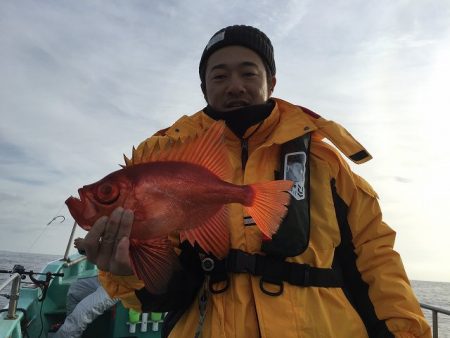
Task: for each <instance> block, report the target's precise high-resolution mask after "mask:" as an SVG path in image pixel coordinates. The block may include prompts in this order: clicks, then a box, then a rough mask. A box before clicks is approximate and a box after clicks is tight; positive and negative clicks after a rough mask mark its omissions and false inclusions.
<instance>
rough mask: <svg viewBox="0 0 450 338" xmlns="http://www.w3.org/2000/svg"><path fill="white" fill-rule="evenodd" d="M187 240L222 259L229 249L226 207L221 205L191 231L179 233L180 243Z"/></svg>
mask: <svg viewBox="0 0 450 338" xmlns="http://www.w3.org/2000/svg"><path fill="white" fill-rule="evenodd" d="M184 240H188V241H189V243H190V244H191V245H192V246H194V245H195V243H198V245H199V246H200V247H201V248H202V249H203V250H204V251H205V252H206V253H208V254H209V253H212V254H213V255H214V256H216V257H217V258H224V257H225V256H226V255H227V253H228V250H229V248H230V233H229V230H228V207H227V206H226V205H223V206H222V207H221V208H220V209H219V210H218V212H217V213H216V214H215V215H214V216H212V217H211V218H209V219H208V220H207V221H205V222H204V223H203V224H201V225H200V226H198V227H195V228H193V229H189V230H184V231H181V232H180V241H181V242H183V241H184Z"/></svg>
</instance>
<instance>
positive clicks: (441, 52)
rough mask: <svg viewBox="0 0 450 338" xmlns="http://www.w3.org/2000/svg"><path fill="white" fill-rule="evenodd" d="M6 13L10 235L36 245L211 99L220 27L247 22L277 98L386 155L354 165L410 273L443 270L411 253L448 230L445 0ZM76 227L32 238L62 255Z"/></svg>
mask: <svg viewBox="0 0 450 338" xmlns="http://www.w3.org/2000/svg"><path fill="white" fill-rule="evenodd" d="M0 18H1V20H0V30H1V31H2V32H5V34H1V35H0V45H1V46H2V48H0V59H1V60H2V62H1V63H0V73H1V74H2V77H1V78H0V113H1V118H2V123H1V125H0V157H1V159H2V160H1V163H0V171H1V176H0V187H1V188H0V215H1V216H0V228H1V229H2V233H4V234H5V236H2V238H0V247H2V248H7V249H9V250H11V249H12V250H23V251H27V250H28V249H29V246H30V245H31V243H33V241H34V239H35V238H36V236H38V235H39V233H40V231H42V229H43V227H45V224H47V222H48V221H49V220H50V219H51V218H52V217H53V216H55V215H56V214H60V213H61V214H64V215H65V216H67V217H68V218H69V215H68V213H67V210H66V208H65V205H64V200H65V199H66V198H67V197H68V196H69V195H71V194H75V193H76V190H77V188H78V187H80V186H82V185H84V184H87V183H91V182H94V181H97V180H98V179H100V178H101V177H103V176H104V175H106V174H107V173H109V172H111V171H113V170H117V169H118V168H119V167H118V164H119V163H122V154H123V153H125V154H127V155H130V152H131V147H132V146H133V145H137V144H138V143H139V142H140V141H142V140H143V139H145V138H147V137H148V136H150V135H151V134H152V133H154V132H155V131H157V130H159V129H162V128H164V127H166V126H167V125H169V124H171V123H173V122H174V121H175V120H176V119H178V118H179V117H180V116H181V115H184V114H192V113H194V112H195V111H196V110H199V109H201V108H202V107H203V106H204V105H205V102H204V100H203V97H202V94H201V91H200V90H199V84H200V81H199V78H198V62H199V59H200V55H201V53H202V51H203V48H204V47H205V45H206V43H207V41H208V39H209V38H210V37H211V35H212V34H213V33H214V32H216V31H217V30H219V29H220V28H222V27H224V26H227V25H231V24H249V25H255V26H257V27H259V28H261V29H262V30H263V31H264V32H266V33H267V34H268V35H269V36H270V37H271V39H272V43H273V45H274V46H275V55H276V62H277V77H278V82H277V88H276V89H275V95H276V96H280V97H282V98H284V99H287V100H290V101H293V102H295V103H299V104H301V105H304V106H307V107H309V108H311V109H313V110H315V111H317V112H318V113H319V114H321V115H323V116H325V117H326V118H329V119H332V120H336V121H339V122H340V123H342V124H343V125H345V126H346V128H347V129H348V130H349V131H350V132H351V133H352V134H353V135H354V136H355V137H356V138H357V139H358V140H359V141H361V143H362V144H364V145H365V146H366V147H367V148H368V150H369V151H370V152H371V153H372V155H374V160H373V161H371V162H369V163H367V164H366V165H363V166H355V170H356V171H357V172H358V173H361V174H362V175H363V176H364V177H365V178H368V180H369V182H370V183H371V184H373V186H374V187H375V188H376V190H377V191H378V192H379V194H380V198H381V201H382V203H383V211H384V214H385V217H386V219H387V220H388V221H389V223H390V224H393V225H394V228H396V229H398V231H399V236H398V238H400V239H399V243H400V244H399V245H400V246H401V249H402V250H401V253H402V255H403V257H404V260H405V262H406V263H407V265H408V266H412V267H414V268H412V269H413V271H414V272H415V273H417V275H415V276H413V277H414V278H416V279H421V278H422V279H423V278H428V276H430V275H429V274H428V273H427V274H423V275H420V270H421V268H415V265H414V260H415V258H416V256H415V252H416V250H417V246H418V245H419V244H420V243H418V242H419V239H422V238H423V237H422V233H423V231H422V229H423V224H427V223H429V224H427V227H428V229H429V231H430V232H432V233H434V234H436V233H439V234H440V238H444V237H445V236H444V234H446V233H445V228H446V226H445V224H444V223H443V222H438V221H439V220H442V219H443V218H442V217H440V216H439V214H440V213H441V212H442V210H445V208H446V203H447V204H448V201H449V198H450V197H449V196H448V193H447V192H446V191H450V187H449V186H448V184H447V183H446V182H444V181H445V180H443V179H442V178H443V177H446V172H448V169H449V162H448V158H450V156H449V155H450V154H449V150H448V147H446V146H445V144H446V131H445V126H446V125H447V124H448V114H447V109H446V107H448V106H449V104H450V103H449V102H448V97H449V96H448V95H447V93H446V91H445V89H446V88H448V87H449V86H450V84H449V83H448V81H449V80H448V79H450V74H449V72H448V70H449V68H448V61H447V60H448V59H449V57H448V56H449V55H450V54H449V53H450V48H449V47H448V46H450V24H449V22H450V4H449V3H448V2H447V1H444V0H441V1H439V0H438V1H423V2H410V1H397V2H392V1H387V0H382V1H379V2H361V1H346V2H344V1H338V2H336V1H320V2H318V1H294V0H292V1H283V3H282V4H281V3H280V2H274V1H268V0H263V1H257V0H249V1H246V2H243V1H237V0H232V1H231V2H230V1H229V2H227V3H224V2H223V1H207V0H200V1H195V2H188V1H182V2H180V1H175V0H169V1H164V2H158V1H134V2H123V1H109V2H107V3H106V2H102V1H95V2H92V1H76V2H54V1H46V0H44V1H40V2H36V1H25V2H0ZM425 177H426V178H427V179H425ZM427 196H428V198H427ZM431 200H432V202H430V201H431ZM70 227H71V224H70V222H68V221H66V222H65V223H63V224H62V225H61V226H59V227H56V226H55V227H51V228H49V229H47V230H45V236H43V239H42V240H40V241H39V243H36V244H35V246H34V250H37V251H41V252H62V251H63V249H64V246H65V243H62V242H61V238H66V237H68V234H69V233H70ZM403 233H407V235H402V234H403ZM5 238H8V240H7V241H6V240H5ZM403 238H404V239H403ZM410 240H411V241H415V242H414V244H415V245H409V244H408V241H410ZM432 241H433V239H432V238H431V239H430V242H432ZM421 254H422V256H423V257H428V258H429V261H436V264H437V265H439V264H440V262H439V259H438V260H436V259H435V257H437V256H431V254H432V252H431V251H429V250H428V249H427V248H426V245H424V246H423V248H422V251H421ZM449 255H450V254H449V252H448V251H446V252H445V254H443V255H441V256H440V257H448V256H449ZM447 260H448V259H447ZM440 265H441V266H442V265H445V264H444V263H442V264H440ZM440 270H441V269H439V268H436V271H438V272H436V274H435V275H433V276H432V277H433V278H435V279H436V278H439V277H438V276H439V271H440ZM430 278H431V277H430Z"/></svg>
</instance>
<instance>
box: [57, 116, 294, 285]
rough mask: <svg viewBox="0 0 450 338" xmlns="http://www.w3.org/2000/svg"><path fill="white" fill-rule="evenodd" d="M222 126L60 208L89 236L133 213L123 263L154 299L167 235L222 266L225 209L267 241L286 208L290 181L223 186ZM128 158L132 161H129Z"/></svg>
mask: <svg viewBox="0 0 450 338" xmlns="http://www.w3.org/2000/svg"><path fill="white" fill-rule="evenodd" d="M224 129H225V124H224V123H223V122H217V123H214V124H213V125H212V126H211V127H210V128H209V129H208V131H207V132H206V133H204V134H203V135H202V136H198V137H195V138H193V139H188V140H185V141H184V142H181V141H177V142H173V143H172V144H170V145H168V146H166V147H165V148H164V149H153V150H152V151H150V150H149V149H147V148H145V147H144V149H143V151H142V153H141V156H142V157H141V158H140V159H135V158H134V159H133V160H138V161H141V162H144V163H140V164H133V163H134V162H132V161H130V160H128V159H126V162H127V163H128V164H131V165H128V166H126V167H124V168H123V169H121V170H118V171H115V172H113V173H111V174H109V175H108V176H106V177H104V178H103V179H101V180H100V181H98V182H97V183H93V184H90V185H86V186H84V187H83V188H80V189H79V190H78V193H79V195H80V199H78V198H75V197H69V198H68V199H67V200H66V204H67V206H68V208H69V211H70V213H71V214H72V216H73V218H74V219H75V221H76V222H77V223H78V224H79V225H80V226H81V227H82V228H83V229H85V230H89V229H90V228H91V227H92V225H93V224H94V222H95V221H96V220H97V219H98V218H99V217H101V216H105V215H106V216H109V215H110V214H111V212H112V211H113V210H114V209H115V208H117V207H119V206H121V207H123V208H125V209H130V210H132V211H133V212H134V221H133V225H132V230H131V234H130V243H131V244H130V257H131V261H132V266H133V269H134V272H135V273H136V275H137V276H138V277H139V278H140V279H141V280H143V281H144V283H145V286H146V288H147V289H148V290H149V291H150V292H153V293H160V292H162V291H163V289H164V286H165V285H166V283H167V281H168V279H169V278H170V276H171V274H172V272H173V269H174V267H175V266H176V262H177V258H176V254H175V252H174V250H173V247H172V244H171V242H170V241H169V239H168V237H169V234H171V233H174V232H175V231H177V232H179V234H180V239H181V241H183V240H188V241H189V242H190V243H191V244H192V245H194V244H195V243H197V244H198V245H199V246H200V247H201V248H202V249H203V250H204V251H205V252H207V253H211V254H213V255H214V256H216V257H218V258H223V257H225V256H226V255H227V252H228V250H229V246H230V243H229V228H228V217H227V204H229V203H240V204H242V205H243V207H244V209H245V211H246V212H247V213H248V214H249V215H250V216H252V218H253V219H254V221H255V223H256V224H257V226H258V227H259V229H260V230H261V232H262V233H263V234H264V235H265V236H266V237H269V238H271V237H272V235H273V234H274V233H275V232H276V231H277V230H278V226H279V224H280V223H281V220H282V218H283V217H284V215H285V214H286V211H287V208H286V205H288V204H289V201H290V195H289V193H288V191H289V189H290V188H291V187H292V181H270V182H264V183H256V184H251V185H235V184H231V183H228V182H227V180H230V177H231V173H232V171H231V166H230V163H229V161H228V154H227V149H226V146H225V143H224V140H223V138H224V136H223V133H224ZM134 156H136V155H135V154H134Z"/></svg>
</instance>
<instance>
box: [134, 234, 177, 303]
mask: <svg viewBox="0 0 450 338" xmlns="http://www.w3.org/2000/svg"><path fill="white" fill-rule="evenodd" d="M130 244H131V245H130V257H131V263H132V266H133V270H134V273H135V274H136V276H138V277H139V279H141V280H142V281H143V282H144V284H145V288H146V289H147V290H148V291H149V292H150V293H153V294H161V293H164V292H165V291H166V288H167V284H168V282H169V280H170V277H171V276H172V274H173V272H174V271H175V270H177V269H178V268H179V262H178V256H177V255H176V253H175V251H174V249H173V246H172V243H171V242H170V241H169V239H168V238H167V237H166V236H165V237H159V238H156V239H151V240H146V241H139V240H131V243H130Z"/></svg>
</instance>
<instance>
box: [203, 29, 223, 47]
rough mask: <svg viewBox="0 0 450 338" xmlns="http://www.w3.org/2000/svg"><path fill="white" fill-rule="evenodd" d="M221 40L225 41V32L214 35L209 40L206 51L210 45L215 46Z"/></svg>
mask: <svg viewBox="0 0 450 338" xmlns="http://www.w3.org/2000/svg"><path fill="white" fill-rule="evenodd" d="M223 39H225V31H223V32H220V33H219V34H216V35H214V36H213V37H212V38H211V40H209V42H208V45H207V46H206V49H210V48H211V46H212V45H215V44H216V43H217V42H219V41H222V40H223Z"/></svg>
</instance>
